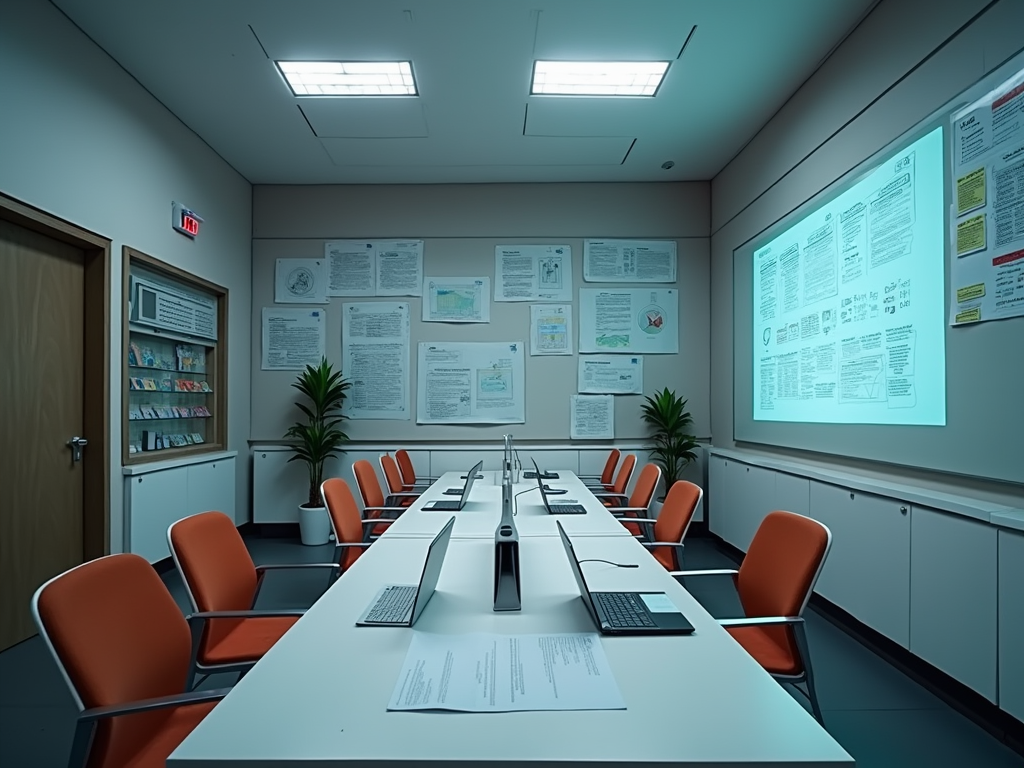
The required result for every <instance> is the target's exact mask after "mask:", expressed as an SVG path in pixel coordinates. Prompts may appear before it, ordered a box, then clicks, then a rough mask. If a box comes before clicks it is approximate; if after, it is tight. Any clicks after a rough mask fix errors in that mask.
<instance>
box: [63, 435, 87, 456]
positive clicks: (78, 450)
mask: <svg viewBox="0 0 1024 768" xmlns="http://www.w3.org/2000/svg"><path fill="white" fill-rule="evenodd" d="M67 444H68V446H70V448H71V461H72V463H74V462H76V461H81V460H82V449H83V448H85V446H87V445H88V444H89V441H88V440H86V439H85V438H84V437H78V436H77V435H75V436H74V437H72V438H71V439H70V440H68V442H67Z"/></svg>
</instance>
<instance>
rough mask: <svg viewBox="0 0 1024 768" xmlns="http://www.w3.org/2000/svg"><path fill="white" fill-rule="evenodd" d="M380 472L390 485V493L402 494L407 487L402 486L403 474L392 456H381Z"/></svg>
mask: <svg viewBox="0 0 1024 768" xmlns="http://www.w3.org/2000/svg"><path fill="white" fill-rule="evenodd" d="M380 471H381V473H382V474H383V475H384V480H385V482H387V484H388V492H389V493H401V492H402V489H403V488H404V487H405V486H404V485H403V484H402V473H401V471H400V470H399V469H398V464H397V463H396V462H395V460H394V459H393V458H391V455H390V454H387V453H382V454H381V456H380Z"/></svg>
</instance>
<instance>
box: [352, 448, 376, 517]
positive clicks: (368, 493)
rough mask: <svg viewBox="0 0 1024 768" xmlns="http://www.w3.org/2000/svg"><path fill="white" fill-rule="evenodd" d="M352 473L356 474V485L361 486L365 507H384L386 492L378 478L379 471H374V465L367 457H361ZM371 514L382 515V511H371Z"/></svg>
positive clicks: (371, 515)
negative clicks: (381, 487)
mask: <svg viewBox="0 0 1024 768" xmlns="http://www.w3.org/2000/svg"><path fill="white" fill-rule="evenodd" d="M352 474H353V475H355V478H356V485H357V486H359V495H360V496H361V497H362V499H363V507H383V506H384V492H383V491H382V490H381V489H380V482H379V481H378V480H377V473H376V472H374V471H373V465H372V464H371V463H370V462H368V461H367V460H366V459H359V461H357V462H355V463H354V464H353V465H352ZM369 516H370V517H380V512H374V513H370V515H369Z"/></svg>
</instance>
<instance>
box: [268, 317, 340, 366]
mask: <svg viewBox="0 0 1024 768" xmlns="http://www.w3.org/2000/svg"><path fill="white" fill-rule="evenodd" d="M326 326H327V323H326V318H325V310H323V309H298V308H295V309H288V308H285V307H264V308H263V339H262V352H263V362H262V365H261V370H264V371H301V370H303V369H304V368H305V367H306V366H307V365H314V366H315V365H319V364H320V360H321V359H322V358H323V357H324V355H325V354H326V350H327V343H326V341H327V331H326Z"/></svg>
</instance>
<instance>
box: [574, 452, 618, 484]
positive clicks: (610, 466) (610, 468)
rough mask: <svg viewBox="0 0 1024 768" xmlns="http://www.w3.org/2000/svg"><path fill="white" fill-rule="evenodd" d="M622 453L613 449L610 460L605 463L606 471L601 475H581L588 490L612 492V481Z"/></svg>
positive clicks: (609, 455)
mask: <svg viewBox="0 0 1024 768" xmlns="http://www.w3.org/2000/svg"><path fill="white" fill-rule="evenodd" d="M621 455H622V453H621V451H619V449H618V448H612V449H611V450H610V451H609V452H608V460H607V461H605V463H604V469H603V470H602V472H601V474H600V475H580V476H579V478H580V480H582V481H583V483H584V484H585V485H586V486H587V487H588V488H597V489H598V490H603V491H611V490H612V479H613V478H614V477H615V467H617V466H618V464H619V456H621Z"/></svg>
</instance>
